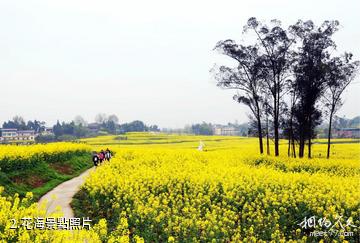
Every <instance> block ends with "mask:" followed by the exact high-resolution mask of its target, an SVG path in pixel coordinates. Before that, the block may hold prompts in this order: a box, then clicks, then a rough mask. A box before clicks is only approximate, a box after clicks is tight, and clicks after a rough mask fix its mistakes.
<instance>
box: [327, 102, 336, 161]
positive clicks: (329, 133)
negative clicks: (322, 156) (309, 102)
mask: <svg viewBox="0 0 360 243" xmlns="http://www.w3.org/2000/svg"><path fill="white" fill-rule="evenodd" d="M333 115H334V108H333V107H332V108H331V112H330V121H329V131H328V142H327V155H326V158H327V159H329V158H330V140H331V127H332V117H333Z"/></svg>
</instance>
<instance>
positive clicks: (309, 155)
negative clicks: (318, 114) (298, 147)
mask: <svg viewBox="0 0 360 243" xmlns="http://www.w3.org/2000/svg"><path fill="white" fill-rule="evenodd" d="M311 122H312V121H311V115H310V117H309V138H308V158H309V159H310V158H311V135H312V133H311Z"/></svg>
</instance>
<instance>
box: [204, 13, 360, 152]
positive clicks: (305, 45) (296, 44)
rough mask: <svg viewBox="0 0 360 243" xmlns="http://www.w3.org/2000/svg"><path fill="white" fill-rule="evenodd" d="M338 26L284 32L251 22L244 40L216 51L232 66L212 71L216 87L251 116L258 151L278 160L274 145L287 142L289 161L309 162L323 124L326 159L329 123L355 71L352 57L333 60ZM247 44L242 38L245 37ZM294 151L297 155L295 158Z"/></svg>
mask: <svg viewBox="0 0 360 243" xmlns="http://www.w3.org/2000/svg"><path fill="white" fill-rule="evenodd" d="M338 26H339V22H338V21H325V22H324V23H323V24H321V25H320V26H316V25H315V24H314V23H313V22H312V21H305V22H304V21H301V20H299V21H298V22H297V23H295V24H294V25H290V26H289V27H288V28H283V27H282V26H281V23H280V21H278V20H272V21H271V22H270V23H269V24H265V23H262V22H260V21H258V20H257V19H256V18H250V19H249V20H248V22H247V24H246V25H245V26H244V32H243V34H244V37H245V38H244V39H247V40H248V41H249V43H250V44H238V43H236V42H235V41H234V40H230V39H228V40H224V41H219V42H218V43H217V44H216V47H215V50H218V51H219V52H220V53H222V54H224V55H226V56H228V57H230V58H231V59H232V60H234V62H235V63H236V65H234V66H214V68H213V69H212V70H211V71H212V72H213V73H214V76H215V79H216V80H217V85H218V86H219V87H222V88H225V89H234V90H236V91H237V93H236V94H235V95H234V96H233V99H234V100H235V101H237V102H239V103H242V104H245V105H246V106H247V107H248V108H249V109H250V111H251V114H250V118H251V121H252V122H251V124H252V127H255V130H256V134H257V136H258V138H259V151H260V153H264V145H263V144H264V143H263V138H264V137H265V138H266V146H267V150H266V152H267V153H268V154H270V148H269V146H270V142H269V140H272V141H273V143H274V154H275V155H276V156H278V155H279V153H280V151H279V140H280V138H286V139H287V140H288V156H293V157H296V156H299V157H304V154H305V147H306V145H307V148H308V149H307V155H308V157H309V158H311V152H312V151H311V145H312V139H313V138H314V137H315V136H316V129H315V128H316V127H317V126H318V125H319V124H320V123H321V121H322V119H324V118H326V117H327V119H328V124H329V129H328V135H327V137H328V149H327V157H328V158H329V156H330V143H331V131H332V126H333V118H334V116H335V114H336V112H337V111H338V110H339V108H340V107H341V105H342V94H343V92H344V90H345V89H346V88H347V87H348V86H349V84H350V83H351V81H352V80H354V78H355V76H356V75H357V73H358V70H359V61H354V60H353V55H352V54H351V53H347V52H346V53H343V54H339V55H336V52H335V50H336V44H335V42H334V40H333V35H334V33H336V32H337V30H338ZM249 35H252V36H250V38H246V37H247V36H249ZM296 148H297V153H296Z"/></svg>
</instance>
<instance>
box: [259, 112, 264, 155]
mask: <svg viewBox="0 0 360 243" xmlns="http://www.w3.org/2000/svg"><path fill="white" fill-rule="evenodd" d="M257 123H258V134H259V146H260V154H263V153H264V148H263V141H262V131H261V121H260V118H258V119H257Z"/></svg>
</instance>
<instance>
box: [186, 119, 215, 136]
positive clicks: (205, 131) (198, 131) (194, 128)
mask: <svg viewBox="0 0 360 243" xmlns="http://www.w3.org/2000/svg"><path fill="white" fill-rule="evenodd" d="M191 133H193V134H195V135H213V134H214V130H213V125H212V124H211V123H206V122H203V123H198V124H193V125H191Z"/></svg>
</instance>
